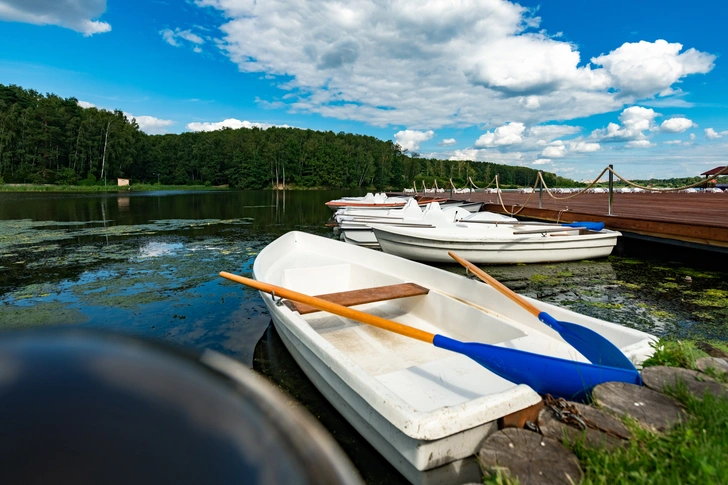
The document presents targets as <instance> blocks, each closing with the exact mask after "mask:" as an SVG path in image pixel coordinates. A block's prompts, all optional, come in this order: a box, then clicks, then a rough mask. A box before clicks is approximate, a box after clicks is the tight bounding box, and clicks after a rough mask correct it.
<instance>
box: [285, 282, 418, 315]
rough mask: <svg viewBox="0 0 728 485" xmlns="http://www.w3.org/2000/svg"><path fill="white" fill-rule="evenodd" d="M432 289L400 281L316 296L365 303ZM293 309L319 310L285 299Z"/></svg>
mask: <svg viewBox="0 0 728 485" xmlns="http://www.w3.org/2000/svg"><path fill="white" fill-rule="evenodd" d="M429 292H430V290H429V289H427V288H425V287H424V286H420V285H417V284H415V283H400V284H398V285H387V286H376V287H373V288H363V289H361V290H351V291H342V292H339V293H327V294H325V295H316V298H321V299H322V300H326V301H330V302H331V303H337V304H339V305H343V306H347V307H348V306H354V305H363V304H365V303H374V302H376V301H386V300H396V299H397V298H407V297H409V296H420V295H426V294H427V293H429ZM283 304H284V305H286V306H287V307H288V308H290V309H291V311H294V312H298V313H300V314H301V315H306V314H307V313H314V312H318V311H320V310H318V309H317V308H314V307H312V306H309V305H306V304H305V303H299V302H295V301H291V300H284V301H283Z"/></svg>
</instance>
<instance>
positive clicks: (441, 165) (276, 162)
mask: <svg viewBox="0 0 728 485" xmlns="http://www.w3.org/2000/svg"><path fill="white" fill-rule="evenodd" d="M496 174H498V175H499V182H500V184H501V185H503V186H532V185H533V184H534V182H535V180H536V174H537V171H536V170H533V169H530V168H527V167H517V166H511V165H503V164H495V163H490V162H476V161H449V160H439V159H428V158H421V157H420V156H419V155H417V154H416V153H408V152H407V151H406V150H402V148H401V147H400V146H399V145H397V144H395V143H393V142H392V141H391V140H389V141H382V140H379V139H377V138H374V137H371V136H365V135H356V134H351V133H343V132H340V133H334V132H332V131H326V132H322V131H313V130H304V129H298V128H276V127H272V128H268V129H266V130H262V129H258V128H253V129H246V128H241V129H236V130H233V129H222V130H219V131H213V132H186V133H181V134H165V135H148V134H146V133H144V132H142V131H141V130H140V129H139V125H138V124H137V123H136V120H134V119H131V120H130V119H127V117H126V116H125V115H124V113H123V112H122V111H119V110H115V111H107V110H103V109H97V108H94V107H92V108H82V107H81V106H79V104H78V100H77V99H76V98H65V99H64V98H61V97H59V96H56V95H54V94H46V95H43V94H41V93H39V92H37V91H34V90H32V89H30V90H27V89H23V88H21V87H19V86H15V85H10V86H5V85H2V84H0V183H32V184H59V185H97V184H101V185H104V184H106V183H109V184H112V185H115V184H116V178H117V177H121V178H127V179H130V180H131V181H132V185H133V184H135V183H161V184H165V185H208V186H210V185H214V186H219V185H229V186H230V187H234V188H241V189H264V188H275V187H282V186H285V187H286V188H355V187H362V188H376V189H397V190H401V189H402V188H404V187H412V185H413V183H414V182H415V181H416V182H417V183H418V187H421V186H422V182H421V181H425V183H426V184H427V185H428V186H431V185H432V184H433V183H434V181H435V180H437V181H438V185H439V186H440V187H447V186H448V184H449V180H450V179H452V180H453V182H454V184H455V185H456V186H457V187H463V186H465V185H466V184H467V182H468V178H472V180H473V181H474V182H475V184H476V185H478V186H485V185H487V184H488V183H489V182H491V181H492V180H493V177H494V176H495V175H496ZM543 176H544V179H545V180H546V183H547V184H548V185H549V186H550V187H556V186H560V187H571V186H575V185H577V184H576V182H574V181H573V180H570V179H566V178H562V177H558V176H556V175H555V174H553V173H548V172H544V173H543Z"/></svg>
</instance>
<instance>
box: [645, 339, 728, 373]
mask: <svg viewBox="0 0 728 485" xmlns="http://www.w3.org/2000/svg"><path fill="white" fill-rule="evenodd" d="M706 342H707V343H709V344H711V345H713V346H714V347H717V348H719V349H722V350H724V351H725V352H728V345H726V344H725V343H723V342H717V341H714V340H706ZM652 347H653V348H654V349H655V353H654V354H653V355H652V357H650V358H649V359H647V360H645V361H644V362H643V363H642V365H643V367H650V366H654V365H665V366H667V367H683V368H685V369H695V361H696V360H698V359H699V358H701V357H708V354H706V353H705V352H703V351H702V350H700V349H699V348H697V347H696V346H695V342H693V341H690V340H660V341H659V342H656V343H655V344H652Z"/></svg>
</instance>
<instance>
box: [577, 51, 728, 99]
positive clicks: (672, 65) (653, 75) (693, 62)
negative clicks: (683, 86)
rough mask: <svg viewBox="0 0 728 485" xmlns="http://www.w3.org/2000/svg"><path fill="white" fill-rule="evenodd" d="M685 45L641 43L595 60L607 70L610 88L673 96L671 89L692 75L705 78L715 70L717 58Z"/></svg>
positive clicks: (633, 93)
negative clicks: (704, 76)
mask: <svg viewBox="0 0 728 485" xmlns="http://www.w3.org/2000/svg"><path fill="white" fill-rule="evenodd" d="M682 48H683V46H682V44H678V43H672V44H671V43H668V42H667V41H665V40H662V39H660V40H657V41H655V42H645V41H640V42H636V43H629V42H627V43H624V44H622V46H621V47H619V48H617V49H615V50H614V51H612V52H610V53H609V54H607V55H601V56H599V57H594V58H592V60H591V61H592V62H593V63H594V64H598V65H601V66H604V70H605V71H606V73H607V74H608V75H609V77H610V78H611V82H610V83H609V85H610V86H612V87H615V88H617V89H619V90H620V91H621V92H622V93H623V94H628V95H634V96H637V97H645V96H652V95H654V94H663V95H669V94H672V93H673V91H672V90H671V86H672V85H673V84H675V83H676V82H678V81H680V80H681V79H682V78H684V77H685V76H688V75H690V74H706V73H708V72H710V71H711V70H712V69H713V66H714V63H713V62H714V61H715V56H714V55H712V54H706V53H703V52H699V51H697V50H695V49H688V50H686V51H685V52H683V53H682V54H681V53H680V51H681V50H682Z"/></svg>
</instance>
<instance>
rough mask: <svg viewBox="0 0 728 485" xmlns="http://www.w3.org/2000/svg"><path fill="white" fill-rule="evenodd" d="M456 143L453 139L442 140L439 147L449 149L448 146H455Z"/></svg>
mask: <svg viewBox="0 0 728 485" xmlns="http://www.w3.org/2000/svg"><path fill="white" fill-rule="evenodd" d="M456 143H457V141H456V140H455V138H445V139H444V140H442V141H441V142H440V143H439V145H440V146H444V147H449V146H450V145H455V144H456Z"/></svg>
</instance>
